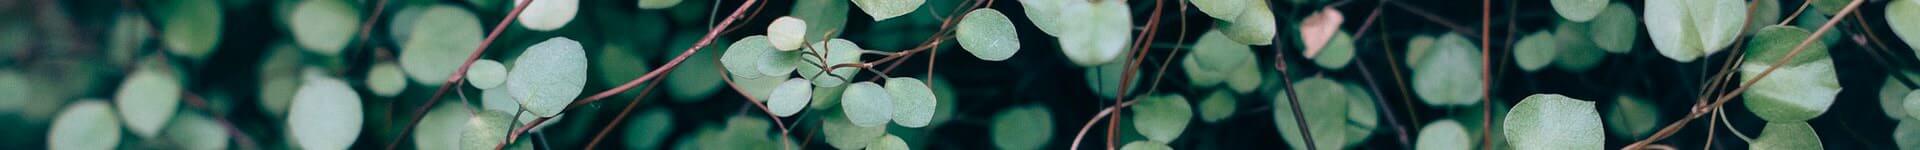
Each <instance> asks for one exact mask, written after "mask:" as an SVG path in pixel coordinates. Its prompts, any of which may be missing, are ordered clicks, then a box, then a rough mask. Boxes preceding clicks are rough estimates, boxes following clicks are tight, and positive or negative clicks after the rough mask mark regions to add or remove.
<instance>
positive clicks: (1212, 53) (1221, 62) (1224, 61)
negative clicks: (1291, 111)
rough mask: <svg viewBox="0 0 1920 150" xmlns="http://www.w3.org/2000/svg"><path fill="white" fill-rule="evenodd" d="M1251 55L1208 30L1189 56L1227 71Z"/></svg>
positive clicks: (1205, 66)
mask: <svg viewBox="0 0 1920 150" xmlns="http://www.w3.org/2000/svg"><path fill="white" fill-rule="evenodd" d="M1349 52H1351V51H1349ZM1251 55H1254V54H1253V49H1252V48H1249V47H1247V45H1246V44H1240V43H1237V42H1233V39H1230V38H1227V36H1226V34H1223V33H1221V32H1220V31H1219V30H1208V31H1207V33H1202V34H1200V39H1199V40H1198V41H1194V47H1193V54H1192V55H1188V56H1189V57H1194V58H1195V59H1194V61H1195V62H1196V63H1199V66H1200V68H1199V69H1205V70H1210V71H1213V72H1226V71H1227V70H1234V69H1238V68H1240V66H1241V65H1248V64H1249V62H1254V61H1250V60H1252V59H1253V58H1252V57H1246V56H1251ZM1349 56H1351V55H1349ZM1314 62H1315V64H1318V63H1319V62H1320V61H1319V60H1318V59H1315V60H1314ZM1118 64H1126V63H1118Z"/></svg>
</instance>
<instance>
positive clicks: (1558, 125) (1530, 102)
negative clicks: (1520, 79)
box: [1502, 94, 1606, 150]
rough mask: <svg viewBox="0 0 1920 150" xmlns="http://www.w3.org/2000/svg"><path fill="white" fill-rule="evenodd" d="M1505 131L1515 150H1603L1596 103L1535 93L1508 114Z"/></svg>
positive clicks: (1603, 140)
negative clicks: (1595, 107)
mask: <svg viewBox="0 0 1920 150" xmlns="http://www.w3.org/2000/svg"><path fill="white" fill-rule="evenodd" d="M1503 122H1506V127H1504V129H1502V130H1505V131H1506V132H1507V133H1506V135H1507V141H1509V142H1513V146H1514V148H1515V149H1596V150H1597V149H1601V146H1602V145H1601V144H1603V142H1605V139H1606V137H1605V135H1601V134H1602V133H1600V132H1601V128H1600V126H1601V123H1600V113H1599V112H1597V111H1595V110H1594V106H1593V102H1592V101H1585V100H1580V99H1574V98H1570V97H1566V96H1561V95H1560V94H1534V95H1532V96H1527V98H1526V99H1524V100H1520V104H1515V105H1514V106H1513V110H1512V111H1510V112H1508V114H1507V117H1506V120H1505V121H1503Z"/></svg>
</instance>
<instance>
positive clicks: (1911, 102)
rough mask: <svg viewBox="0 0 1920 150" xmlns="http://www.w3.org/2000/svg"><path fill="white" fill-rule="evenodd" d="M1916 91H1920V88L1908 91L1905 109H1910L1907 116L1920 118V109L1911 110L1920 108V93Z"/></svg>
mask: <svg viewBox="0 0 1920 150" xmlns="http://www.w3.org/2000/svg"><path fill="white" fill-rule="evenodd" d="M1914 93H1920V90H1916V91H1914V92H1910V93H1907V99H1906V101H1907V103H1906V104H1905V105H1903V106H1906V108H1905V109H1907V110H1909V111H1907V117H1912V118H1920V111H1911V110H1920V94H1914Z"/></svg>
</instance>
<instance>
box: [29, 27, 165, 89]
mask: <svg viewBox="0 0 1920 150" xmlns="http://www.w3.org/2000/svg"><path fill="white" fill-rule="evenodd" d="M115 18H116V19H114V22H113V28H112V29H109V30H111V31H107V32H108V33H107V38H106V39H103V40H104V41H105V42H106V43H107V45H106V48H107V49H106V53H107V54H106V55H107V57H108V58H107V59H109V61H112V62H113V64H129V63H132V62H133V61H134V60H136V59H135V58H137V57H139V56H141V55H146V54H147V53H148V52H151V50H148V48H149V47H147V43H148V40H149V39H152V38H153V33H154V31H153V22H151V21H148V20H147V16H146V14H142V13H139V12H138V11H131V12H126V13H120V14H119V16H118V17H115ZM8 32H20V31H8ZM15 34H22V33H15ZM27 36H28V35H20V36H12V37H27ZM0 44H7V45H24V44H13V43H0ZM0 52H4V53H7V54H12V53H13V52H14V51H11V50H0ZM16 106H17V105H16Z"/></svg>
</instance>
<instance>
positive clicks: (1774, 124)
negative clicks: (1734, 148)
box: [1747, 121, 1825, 150]
mask: <svg viewBox="0 0 1920 150" xmlns="http://www.w3.org/2000/svg"><path fill="white" fill-rule="evenodd" d="M1747 146H1748V148H1752V149H1758V150H1777V149H1825V148H1821V147H1823V146H1821V144H1820V134H1817V133H1814V132H1813V126H1808V125H1807V123H1806V122H1779V121H1769V122H1767V127H1766V128H1765V129H1760V137H1754V138H1753V143H1751V144H1748V145H1747Z"/></svg>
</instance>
